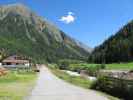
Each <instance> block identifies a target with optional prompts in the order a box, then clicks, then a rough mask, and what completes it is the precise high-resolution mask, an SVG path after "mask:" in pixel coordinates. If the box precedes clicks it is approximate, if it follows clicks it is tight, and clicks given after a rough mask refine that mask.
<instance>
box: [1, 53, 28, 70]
mask: <svg viewBox="0 0 133 100" xmlns="http://www.w3.org/2000/svg"><path fill="white" fill-rule="evenodd" d="M2 66H8V67H16V66H23V67H29V66H30V62H29V60H26V59H24V58H23V57H20V56H17V55H13V56H9V57H7V58H6V59H4V60H3V61H2Z"/></svg>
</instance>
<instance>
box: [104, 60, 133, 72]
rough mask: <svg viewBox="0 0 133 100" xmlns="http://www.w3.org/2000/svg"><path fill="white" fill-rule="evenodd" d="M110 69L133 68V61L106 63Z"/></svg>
mask: <svg viewBox="0 0 133 100" xmlns="http://www.w3.org/2000/svg"><path fill="white" fill-rule="evenodd" d="M106 66H107V67H106V69H109V70H133V62H130V63H113V64H106Z"/></svg>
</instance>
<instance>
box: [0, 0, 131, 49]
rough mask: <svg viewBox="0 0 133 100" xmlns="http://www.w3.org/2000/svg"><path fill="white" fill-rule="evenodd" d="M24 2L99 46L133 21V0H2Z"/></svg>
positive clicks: (1, 1)
mask: <svg viewBox="0 0 133 100" xmlns="http://www.w3.org/2000/svg"><path fill="white" fill-rule="evenodd" d="M14 3H22V4H24V5H26V6H28V7H29V8H30V9H31V10H33V11H34V12H35V13H36V14H38V15H39V16H42V17H44V18H46V19H47V20H49V21H50V22H52V23H54V24H55V25H57V26H58V28H60V29H61V30H63V31H64V32H65V33H66V34H68V35H69V36H71V37H73V38H75V39H76V40H79V41H81V42H83V43H84V44H86V45H88V46H89V47H92V48H93V47H95V46H98V45H99V44H101V43H102V42H103V41H104V40H106V39H107V38H108V37H109V36H111V35H112V34H115V33H116V32H117V31H118V30H119V29H120V28H121V27H122V26H123V25H125V24H127V23H128V22H129V21H131V20H133V13H132V12H133V0H0V5H3V4H14Z"/></svg>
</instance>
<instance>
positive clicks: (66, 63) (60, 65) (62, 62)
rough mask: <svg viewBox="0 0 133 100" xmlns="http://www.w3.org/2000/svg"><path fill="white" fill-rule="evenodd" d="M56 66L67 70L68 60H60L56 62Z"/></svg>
mask: <svg viewBox="0 0 133 100" xmlns="http://www.w3.org/2000/svg"><path fill="white" fill-rule="evenodd" d="M58 67H59V69H61V70H67V69H68V67H69V62H68V61H66V60H61V61H59V62H58Z"/></svg>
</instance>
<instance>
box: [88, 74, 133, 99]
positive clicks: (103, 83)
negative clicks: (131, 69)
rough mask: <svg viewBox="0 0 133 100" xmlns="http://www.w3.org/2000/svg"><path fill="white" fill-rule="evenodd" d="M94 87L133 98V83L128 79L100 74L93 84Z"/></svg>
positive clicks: (120, 96) (124, 97)
mask: <svg viewBox="0 0 133 100" xmlns="http://www.w3.org/2000/svg"><path fill="white" fill-rule="evenodd" d="M91 88H92V89H96V90H100V91H103V92H106V93H108V94H111V95H113V96H116V97H119V98H123V99H124V100H133V85H129V84H128V82H127V81H126V80H123V79H116V78H111V77H105V76H100V77H99V78H98V80H97V81H96V82H94V83H93V84H92V86H91Z"/></svg>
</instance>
